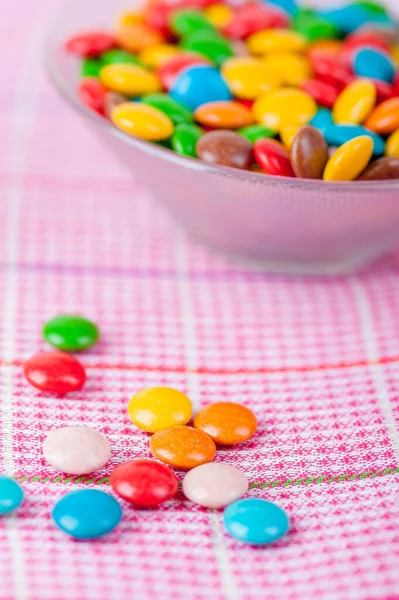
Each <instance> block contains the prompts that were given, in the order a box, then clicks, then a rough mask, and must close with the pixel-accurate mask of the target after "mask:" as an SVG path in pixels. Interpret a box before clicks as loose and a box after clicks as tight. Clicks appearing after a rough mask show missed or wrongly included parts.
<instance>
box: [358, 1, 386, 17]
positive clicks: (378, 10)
mask: <svg viewBox="0 0 399 600" xmlns="http://www.w3.org/2000/svg"><path fill="white" fill-rule="evenodd" d="M353 4H354V5H355V6H361V7H362V8H365V9H366V10H369V11H370V12H372V13H374V14H377V15H388V11H387V9H386V8H385V6H384V5H383V4H382V3H380V2H375V1H374V2H373V1H371V0H368V1H364V2H353Z"/></svg>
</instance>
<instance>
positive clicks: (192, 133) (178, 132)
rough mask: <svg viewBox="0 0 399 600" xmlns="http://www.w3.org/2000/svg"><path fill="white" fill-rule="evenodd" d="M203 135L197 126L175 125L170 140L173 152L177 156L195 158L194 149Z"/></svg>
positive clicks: (187, 124)
mask: <svg viewBox="0 0 399 600" xmlns="http://www.w3.org/2000/svg"><path fill="white" fill-rule="evenodd" d="M203 133H204V132H203V130H202V129H201V128H200V127H198V126H197V125H194V124H191V123H179V124H178V125H176V128H175V130H174V132H173V135H172V139H171V142H172V148H173V150H174V151H175V152H177V153H178V154H183V155H184V156H191V157H192V158H195V157H196V156H197V153H196V151H195V147H196V144H197V142H198V140H199V139H200V137H201V136H202V135H203Z"/></svg>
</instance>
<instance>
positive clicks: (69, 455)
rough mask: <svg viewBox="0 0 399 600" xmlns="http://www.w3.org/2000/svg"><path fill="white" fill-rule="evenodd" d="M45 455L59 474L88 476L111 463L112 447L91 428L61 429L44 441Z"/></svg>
mask: <svg viewBox="0 0 399 600" xmlns="http://www.w3.org/2000/svg"><path fill="white" fill-rule="evenodd" d="M43 456H44V458H45V459H46V461H47V462H48V463H49V464H50V465H51V466H52V467H54V469H57V471H62V472H63V473H68V474H70V475H87V474H89V473H94V471H98V470H99V469H101V468H102V467H103V466H104V465H105V464H106V463H107V462H108V460H109V458H110V456H111V446H110V444H109V441H108V440H107V438H106V437H105V436H103V435H102V434H101V433H98V431H94V429H90V427H84V426H76V427H61V428H59V429H55V430H54V431H52V432H51V433H50V434H49V435H48V436H47V438H46V439H45V441H44V444H43Z"/></svg>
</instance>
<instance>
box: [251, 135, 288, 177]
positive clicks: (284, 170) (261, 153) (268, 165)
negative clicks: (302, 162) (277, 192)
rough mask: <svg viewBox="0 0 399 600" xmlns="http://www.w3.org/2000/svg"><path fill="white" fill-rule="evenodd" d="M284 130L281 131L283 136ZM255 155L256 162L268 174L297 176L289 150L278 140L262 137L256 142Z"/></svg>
mask: <svg viewBox="0 0 399 600" xmlns="http://www.w3.org/2000/svg"><path fill="white" fill-rule="evenodd" d="M283 131H284V130H282V131H281V132H280V135H281V137H282V138H283V139H284V137H283V134H282V132H283ZM254 155H255V159H256V162H257V163H258V165H259V166H260V167H261V168H262V170H263V172H264V173H266V174H267V175H278V176H279V177H295V173H294V171H293V169H292V165H291V161H290V157H289V154H288V152H287V150H286V149H285V148H284V146H283V145H282V144H280V142H277V141H276V140H267V139H263V140H262V139H261V140H258V141H256V142H255V145H254Z"/></svg>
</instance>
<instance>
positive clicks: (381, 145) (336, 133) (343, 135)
mask: <svg viewBox="0 0 399 600" xmlns="http://www.w3.org/2000/svg"><path fill="white" fill-rule="evenodd" d="M322 133H323V135H324V138H325V140H326V142H327V144H328V145H329V146H342V144H345V143H346V142H349V140H353V139H354V138H357V137H359V136H364V135H368V136H369V137H371V139H372V140H373V143H374V146H373V156H381V155H382V154H384V151H385V141H384V140H383V139H382V137H381V136H379V135H378V134H377V133H374V131H370V130H369V129H366V127H363V126H362V125H331V126H330V127H326V128H325V129H324V130H323V131H322Z"/></svg>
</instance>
